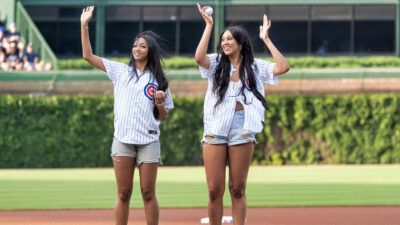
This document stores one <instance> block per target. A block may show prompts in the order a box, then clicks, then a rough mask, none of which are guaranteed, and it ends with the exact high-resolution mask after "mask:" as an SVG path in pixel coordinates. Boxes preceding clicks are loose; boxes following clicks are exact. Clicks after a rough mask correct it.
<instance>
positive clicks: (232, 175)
mask: <svg viewBox="0 0 400 225" xmlns="http://www.w3.org/2000/svg"><path fill="white" fill-rule="evenodd" d="M253 152H254V143H253V142H248V143H245V144H240V145H232V146H229V153H228V157H229V159H228V160H229V183H230V184H233V185H235V186H237V185H245V184H246V180H247V174H248V172H249V167H250V163H251V159H252V157H253Z"/></svg>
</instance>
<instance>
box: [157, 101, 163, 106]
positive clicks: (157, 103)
mask: <svg viewBox="0 0 400 225" xmlns="http://www.w3.org/2000/svg"><path fill="white" fill-rule="evenodd" d="M156 105H157V106H159V105H164V102H162V103H157V102H156Z"/></svg>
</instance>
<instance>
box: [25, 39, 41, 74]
mask: <svg viewBox="0 0 400 225" xmlns="http://www.w3.org/2000/svg"><path fill="white" fill-rule="evenodd" d="M23 61H24V68H25V69H26V70H28V71H32V70H34V69H36V68H37V66H38V62H39V57H38V55H37V54H36V52H34V51H33V48H32V43H29V44H28V45H27V46H26V51H25V53H24V56H23Z"/></svg>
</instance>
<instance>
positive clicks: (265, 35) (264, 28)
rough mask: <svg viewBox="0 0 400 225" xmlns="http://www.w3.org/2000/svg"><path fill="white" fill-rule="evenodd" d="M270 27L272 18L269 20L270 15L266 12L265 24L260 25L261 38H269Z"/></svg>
mask: <svg viewBox="0 0 400 225" xmlns="http://www.w3.org/2000/svg"><path fill="white" fill-rule="evenodd" d="M270 27H271V20H268V16H267V15H265V14H264V17H263V25H262V26H260V38H261V40H267V39H268V38H269V36H268V30H269V28H270Z"/></svg>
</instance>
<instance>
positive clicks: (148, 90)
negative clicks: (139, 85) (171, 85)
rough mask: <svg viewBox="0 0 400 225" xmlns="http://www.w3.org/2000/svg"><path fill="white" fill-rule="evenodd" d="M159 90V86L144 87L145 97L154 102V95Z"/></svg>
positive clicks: (150, 84) (148, 85)
mask: <svg viewBox="0 0 400 225" xmlns="http://www.w3.org/2000/svg"><path fill="white" fill-rule="evenodd" d="M157 90H158V86H157V84H153V83H148V84H147V85H146V86H145V87H144V95H145V96H146V97H147V98H148V99H150V100H153V99H154V93H156V91H157Z"/></svg>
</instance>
